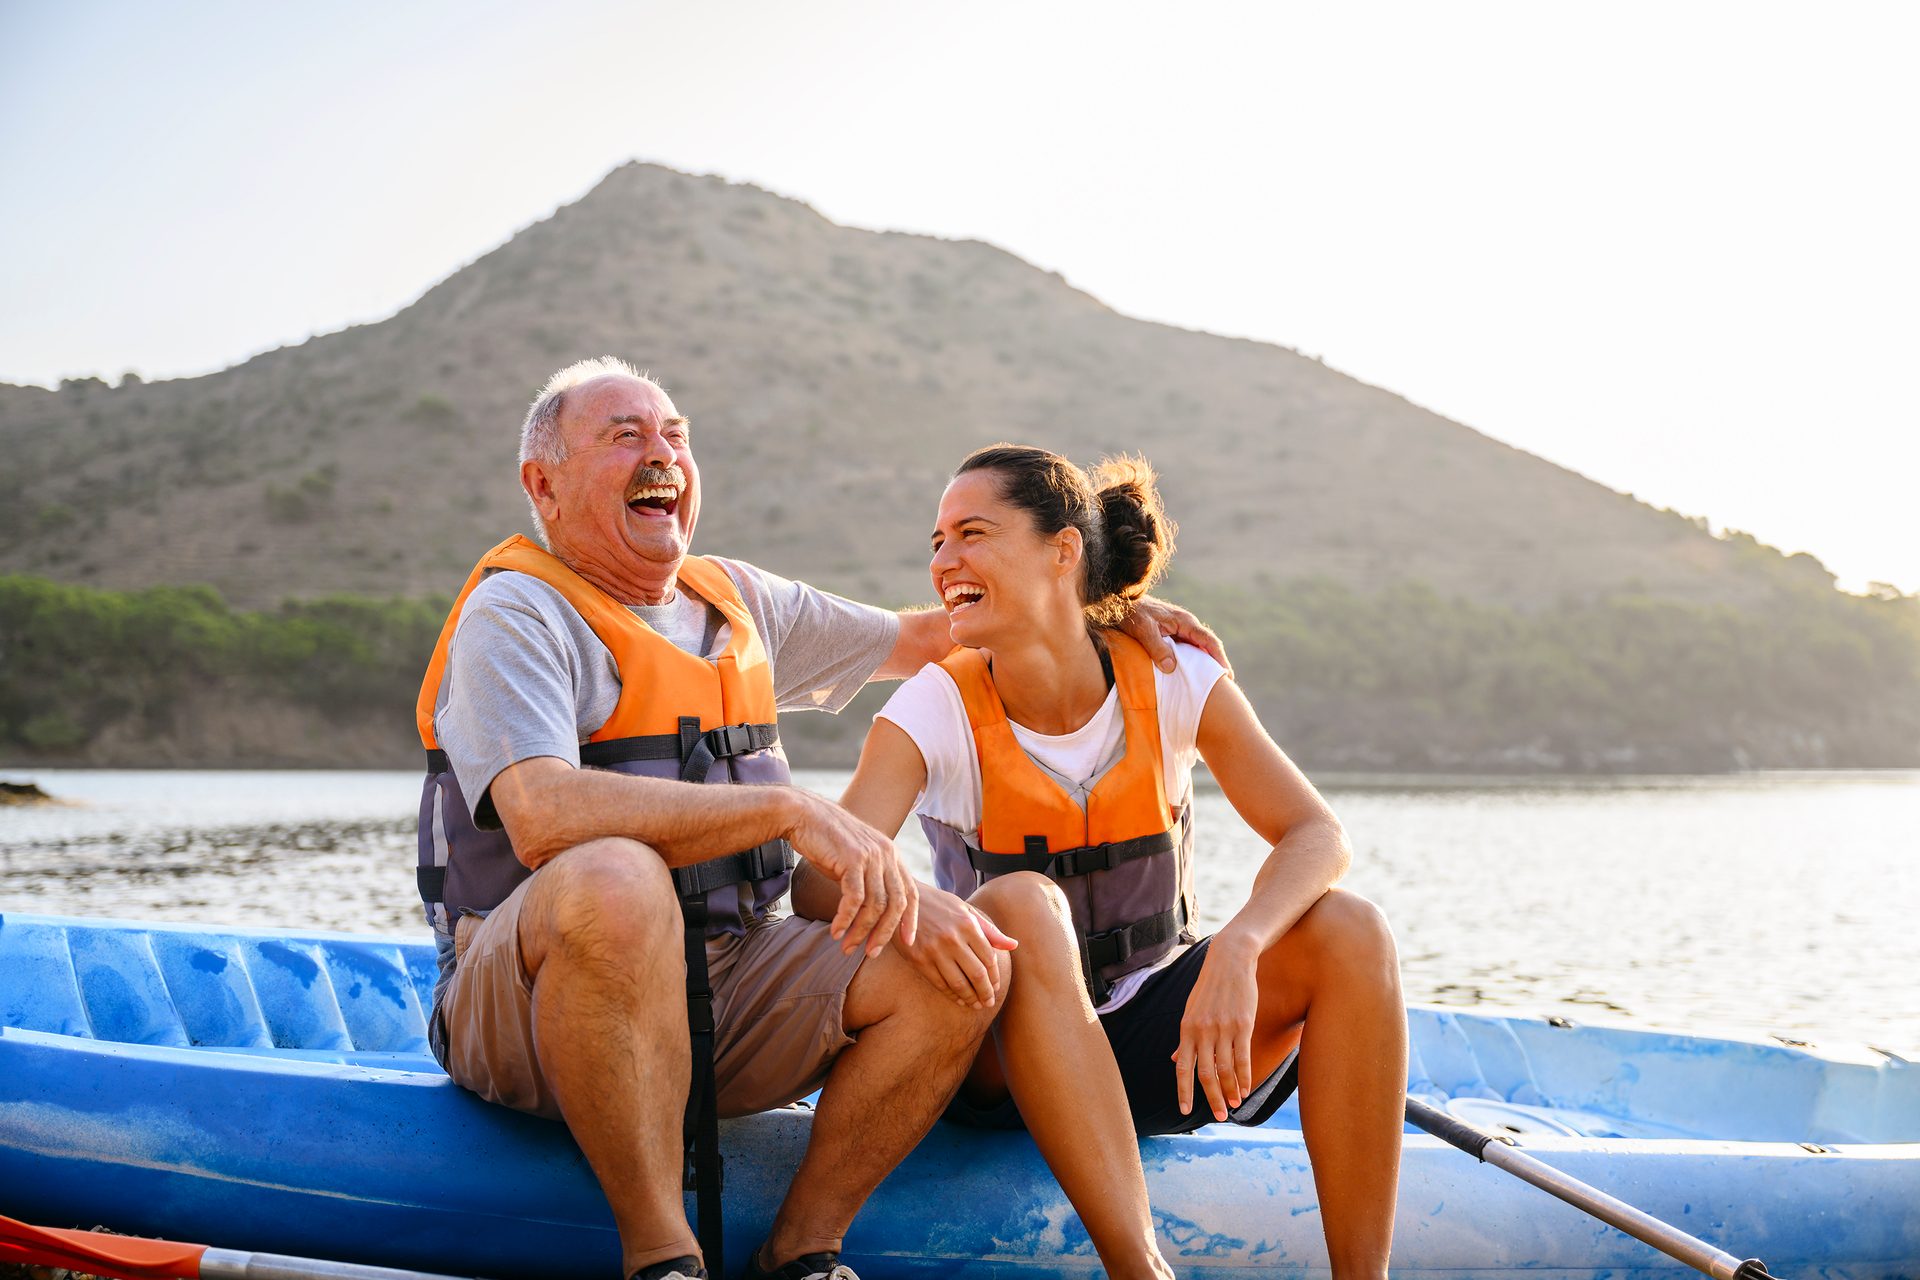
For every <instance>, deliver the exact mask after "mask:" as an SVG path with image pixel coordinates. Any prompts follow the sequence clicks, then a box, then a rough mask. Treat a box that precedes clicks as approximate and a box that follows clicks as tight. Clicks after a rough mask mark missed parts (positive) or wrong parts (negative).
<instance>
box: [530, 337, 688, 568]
mask: <svg viewBox="0 0 1920 1280" xmlns="http://www.w3.org/2000/svg"><path fill="white" fill-rule="evenodd" d="M611 374H618V375H619V376H621V377H624V378H637V379H639V380H640V381H641V382H644V383H646V384H648V385H649V386H656V387H657V386H658V385H659V384H658V383H656V382H654V380H653V379H652V378H649V377H648V376H647V375H646V374H644V373H642V372H640V371H639V370H638V369H636V368H634V367H633V366H632V365H630V364H628V363H627V362H626V361H625V360H621V359H617V358H616V357H614V356H599V357H596V358H595V359H592V360H578V361H575V362H574V363H573V364H570V365H568V366H567V367H566V368H564V369H562V370H560V372H558V373H556V374H554V375H553V376H552V377H551V378H548V379H547V385H546V386H544V387H542V388H540V394H539V395H537V396H535V397H534V398H533V403H532V404H531V405H529V406H527V420H526V421H525V422H523V423H521V424H520V461H522V462H544V463H546V464H547V465H548V466H553V465H556V464H558V463H561V462H565V461H566V458H567V441H566V437H565V436H563V435H562V434H561V433H560V411H561V410H562V409H563V408H565V407H566V398H567V392H569V391H571V390H573V389H574V388H575V387H577V386H580V385H581V384H582V383H587V382H592V381H593V380H594V379H595V378H604V377H607V376H609V375H611ZM527 509H528V511H529V512H531V513H532V515H533V527H534V530H535V532H537V533H538V534H539V535H540V541H541V542H542V543H543V544H544V543H545V542H546V540H547V525H546V522H545V521H544V520H542V519H541V518H540V508H539V507H538V506H536V505H534V501H533V495H532V494H528V495H527Z"/></svg>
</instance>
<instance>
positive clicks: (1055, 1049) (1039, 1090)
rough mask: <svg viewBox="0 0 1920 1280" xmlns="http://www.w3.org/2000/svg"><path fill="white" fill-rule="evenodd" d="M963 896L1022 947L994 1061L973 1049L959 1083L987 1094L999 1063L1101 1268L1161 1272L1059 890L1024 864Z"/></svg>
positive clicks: (1140, 1178)
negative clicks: (976, 1058)
mask: <svg viewBox="0 0 1920 1280" xmlns="http://www.w3.org/2000/svg"><path fill="white" fill-rule="evenodd" d="M969 901H971V902H972V903H973V905H974V906H976V907H978V908H980V910H982V911H984V912H986V913H987V915H989V916H991V917H992V918H993V922H994V923H995V924H997V925H999V926H1000V928H1001V929H1002V930H1003V931H1004V932H1006V933H1008V934H1010V935H1011V936H1013V937H1015V938H1018V939H1019V940H1020V946H1019V948H1018V949H1017V950H1015V951H1014V952H1013V953H1012V958H1013V965H1014V977H1015V980H1014V982H1013V984H1012V990H1011V991H1010V992H1009V994H1008V996H1007V1000H1006V1007H1005V1009H1004V1010H1003V1011H1002V1012H1001V1014H1000V1019H999V1021H997V1022H996V1023H994V1027H993V1040H994V1046H995V1048H996V1049H997V1051H998V1052H997V1057H998V1061H997V1062H992V1061H986V1060H984V1059H986V1057H987V1055H986V1054H984V1053H983V1054H982V1059H983V1061H981V1062H978V1063H976V1064H975V1069H974V1074H973V1075H971V1076H970V1077H969V1078H968V1084H967V1085H966V1086H965V1091H966V1092H967V1094H968V1096H969V1097H970V1098H975V1099H983V1098H984V1097H985V1096H990V1095H991V1094H993V1093H994V1092H995V1090H994V1084H995V1079H994V1077H995V1076H996V1075H997V1074H1000V1072H1001V1071H1003V1072H1004V1080H1005V1088H1006V1089H1010V1090H1011V1091H1012V1094H1013V1100H1014V1101H1015V1102H1016V1103H1018V1104H1019V1107H1020V1116H1021V1119H1023V1120H1024V1121H1025V1122H1026V1125H1027V1131H1028V1132H1029V1133H1031V1134H1032V1135H1033V1141H1034V1144H1035V1145H1036V1146H1038V1147H1039V1148H1040V1154H1041V1155H1042V1156H1044V1157H1045V1158H1046V1161H1047V1167H1048V1168H1050V1169H1052V1170H1053V1176H1054V1177H1055V1178H1057V1179H1059V1182H1060V1189H1061V1190H1062V1191H1064V1192H1065V1193H1066V1196H1067V1199H1068V1200H1069V1201H1070V1202H1071V1203H1072V1204H1073V1207H1074V1209H1075V1210H1077V1211H1078V1212H1079V1214H1080V1220H1081V1222H1082V1223H1084V1224H1085V1226H1086V1228H1087V1235H1088V1236H1089V1237H1090V1238H1091V1239H1092V1240H1093V1247H1094V1248H1095V1249H1097V1250H1098V1251H1099V1253H1100V1261H1101V1262H1102V1263H1103V1264H1104V1265H1105V1266H1106V1269H1107V1274H1108V1275H1109V1276H1111V1277H1113V1280H1166V1278H1167V1277H1171V1276H1172V1275H1173V1268H1171V1267H1170V1266H1168V1265H1167V1261H1166V1259H1165V1258H1163V1257H1161V1256H1160V1247H1159V1245H1158V1243H1157V1242H1156V1241H1155V1240H1154V1234H1153V1217H1152V1215H1151V1213H1150V1212H1149V1211H1148V1209H1147V1179H1146V1175H1145V1174H1144V1173H1142V1172H1141V1169H1140V1147H1139V1144H1138V1140H1137V1139H1136V1138H1135V1136H1134V1132H1133V1116H1132V1114H1131V1113H1130V1112H1129V1111H1128V1109H1127V1091H1126V1086H1125V1084H1124V1083H1122V1081H1121V1079H1120V1068H1119V1066H1118V1065H1117V1064H1116V1063H1115V1062H1114V1060H1113V1049H1112V1046H1110V1045H1109V1044H1108V1043H1107V1033H1106V1032H1105V1031H1104V1030H1102V1029H1101V1026H1100V1019H1099V1018H1097V1017H1096V1016H1095V1015H1094V1012H1093V1003H1092V1001H1091V1000H1089V999H1088V998H1087V990H1086V987H1085V985H1084V984H1083V983H1082V982H1081V979H1080V952H1079V947H1078V944H1077V943H1076V942H1075V940H1074V934H1073V930H1072V927H1071V924H1070V923H1069V919H1068V912H1067V901H1066V899H1065V898H1064V897H1063V896H1061V893H1060V891H1059V890H1058V889H1057V888H1055V887H1054V885H1053V883H1052V882H1051V881H1049V880H1048V879H1046V877H1044V876H1041V875H1038V874H1036V873H1033V872H1026V871H1023V872H1017V873H1015V874H1013V875H1008V876H1001V877H999V878H997V879H994V880H991V881H989V882H988V883H986V884H985V885H983V886H981V887H980V889H979V890H977V891H976V892H975V893H974V895H973V897H972V898H971V899H969ZM1063 1063H1072V1064H1073V1072H1072V1075H1071V1076H1070V1077H1069V1076H1066V1075H1063V1073H1062V1072H1061V1065H1062V1064H1063ZM995 1068H999V1069H1000V1071H996V1070H995ZM1001 1096H1004V1093H1002V1094H1001Z"/></svg>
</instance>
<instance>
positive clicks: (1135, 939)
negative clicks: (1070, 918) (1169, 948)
mask: <svg viewBox="0 0 1920 1280" xmlns="http://www.w3.org/2000/svg"><path fill="white" fill-rule="evenodd" d="M1186 925H1187V904H1186V903H1185V902H1184V901H1183V902H1181V903H1179V904H1178V905H1177V906H1175V907H1173V908H1172V909H1171V910H1167V911H1162V912H1159V913H1157V914H1155V915H1150V916H1148V917H1146V918H1145V919H1144V920H1135V921H1134V922H1133V923H1132V924H1127V925H1121V926H1120V927H1119V928H1118V929H1109V930H1107V931H1106V932H1105V933H1096V934H1093V935H1092V936H1090V937H1086V938H1082V939H1081V940H1080V965H1081V971H1082V973H1083V975H1084V976H1085V977H1086V979H1087V990H1088V992H1090V993H1091V994H1092V996H1093V1002H1094V1003H1095V1004H1096V1005H1097V1004H1101V1003H1103V1002H1104V1001H1105V1000H1106V998H1107V996H1108V994H1109V993H1110V992H1111V990H1112V985H1111V984H1110V983H1108V982H1107V980H1106V979H1105V978H1102V977H1101V976H1100V971H1101V970H1102V969H1104V968H1106V967H1107V966H1108V965H1110V964H1119V963H1120V962H1121V961H1122V960H1125V959H1127V958H1128V957H1129V956H1132V955H1133V954H1134V953H1135V952H1139V951H1145V950H1146V949H1147V948H1148V947H1155V946H1158V945H1160V944H1161V943H1163V942H1171V941H1173V940H1174V939H1175V938H1177V937H1179V936H1180V930H1182V929H1184V928H1185V927H1186Z"/></svg>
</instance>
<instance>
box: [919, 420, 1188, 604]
mask: <svg viewBox="0 0 1920 1280" xmlns="http://www.w3.org/2000/svg"><path fill="white" fill-rule="evenodd" d="M969 471H991V472H992V473H993V474H994V478H995V480H996V481H997V482H998V484H999V488H1000V497H1001V499H1002V500H1003V501H1006V502H1008V503H1011V504H1012V505H1014V506H1016V507H1018V508H1020V509H1021V510H1022V511H1024V512H1026V513H1027V514H1028V515H1029V516H1031V517H1032V518H1033V523H1034V527H1035V528H1036V529H1038V530H1039V531H1040V534H1041V536H1042V537H1052V536H1053V535H1054V534H1056V533H1059V532H1060V531H1061V530H1062V529H1065V528H1066V527H1067V526H1068V525H1072V526H1073V527H1074V528H1076V529H1078V530H1079V531H1080V541H1081V545H1082V546H1084V547H1085V548H1086V556H1085V562H1086V574H1085V576H1084V577H1083V578H1082V579H1081V586H1080V599H1081V603H1082V604H1084V605H1085V606H1086V610H1087V619H1088V621H1090V622H1092V623H1093V624H1094V625H1096V626H1103V627H1105V626H1112V625H1113V624H1114V623H1116V622H1118V621H1119V620H1120V619H1121V618H1122V617H1124V616H1125V615H1126V612H1127V607H1128V606H1129V605H1130V604H1132V602H1133V601H1135V600H1138V599H1139V598H1140V597H1141V596H1143V595H1145V594H1146V593H1147V590H1148V589H1149V588H1150V587H1152V586H1153V584H1154V583H1156V582H1158V581H1159V580H1160V575H1161V574H1162V573H1164V572H1166V568H1167V561H1169V560H1171V559H1172V558H1173V535H1174V534H1175V533H1177V532H1178V531H1179V530H1178V526H1176V525H1175V524H1174V523H1173V521H1172V520H1171V519H1169V518H1168V516H1167V513H1166V509H1165V508H1164V507H1162V506H1161V505H1160V491H1159V489H1158V488H1156V487H1155V484H1154V475H1153V468H1152V467H1151V466H1150V465H1148V463H1147V460H1146V459H1145V458H1142V457H1139V456H1137V455H1122V456H1121V457H1118V458H1105V459H1102V460H1101V462H1100V465H1099V466H1097V467H1095V468H1094V469H1093V471H1092V473H1091V474H1089V473H1087V472H1085V471H1082V470H1081V469H1080V468H1079V467H1077V466H1075V465H1074V464H1073V463H1071V462H1069V461H1067V459H1065V458H1063V457H1061V456H1060V455H1059V454H1057V453H1050V452H1048V451H1047V450H1045V449H1036V448H1034V447H1033V446H1032V445H1024V444H995V445H988V446H987V447H986V448H984V449H976V450H975V451H974V452H973V453H971V454H969V455H968V457H967V460H966V461H965V462H962V463H961V464H960V466H959V469H958V470H956V471H955V472H954V473H953V474H954V475H955V476H956V477H958V476H963V475H965V474H967V472H969Z"/></svg>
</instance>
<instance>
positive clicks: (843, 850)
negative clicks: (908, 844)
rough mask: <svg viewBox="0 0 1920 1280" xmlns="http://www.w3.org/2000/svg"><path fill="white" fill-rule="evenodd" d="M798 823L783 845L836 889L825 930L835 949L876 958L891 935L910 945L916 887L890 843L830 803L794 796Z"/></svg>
mask: <svg viewBox="0 0 1920 1280" xmlns="http://www.w3.org/2000/svg"><path fill="white" fill-rule="evenodd" d="M795 794H796V795H797V796H798V797H799V798H800V805H801V809H800V817H799V818H798V820H796V821H795V822H794V824H793V826H792V828H791V829H789V830H788V832H787V839H788V840H790V841H791V842H792V843H793V847H794V849H795V850H796V851H798V852H799V853H800V855H801V856H802V857H804V858H805V859H806V860H807V861H808V862H809V863H810V864H812V866H813V867H814V869H815V870H817V871H819V872H820V873H821V874H822V875H824V876H826V877H827V878H828V879H829V880H833V881H835V882H837V883H838V884H839V886H840V909H839V910H838V911H836V912H834V915H833V921H832V923H831V924H830V925H829V926H828V928H829V930H830V931H831V933H832V934H833V936H834V937H835V938H836V939H838V940H839V941H840V949H841V950H842V951H844V952H845V953H846V954H848V955H852V954H853V953H854V950H855V949H856V948H858V947H861V946H863V945H864V946H865V947H866V949H867V955H868V956H869V957H873V956H877V955H879V954H880V952H881V950H882V949H883V948H885V947H886V945H887V943H888V942H889V941H891V940H892V938H893V935H894V933H895V931H896V930H897V931H898V932H899V934H900V940H901V942H902V943H904V944H908V945H911V944H912V942H913V940H914V935H915V929H916V927H917V925H918V922H919V909H918V903H919V886H917V885H916V884H914V882H913V879H912V877H910V876H909V875H907V873H906V872H905V871H904V870H903V869H902V868H901V866H900V856H899V854H898V853H896V852H895V851H894V847H893V841H891V840H889V839H887V838H886V837H885V836H883V835H881V834H880V833H879V832H878V831H875V830H874V829H873V828H872V827H870V826H868V825H867V824H866V823H864V822H862V821H860V819H858V818H856V817H854V816H853V815H852V814H850V813H848V812H847V811H846V810H845V809H842V808H841V807H840V806H839V805H837V804H835V803H834V802H833V801H831V800H826V799H822V798H821V797H819V796H816V795H814V794H813V793H811V792H807V791H798V790H796V792H795Z"/></svg>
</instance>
